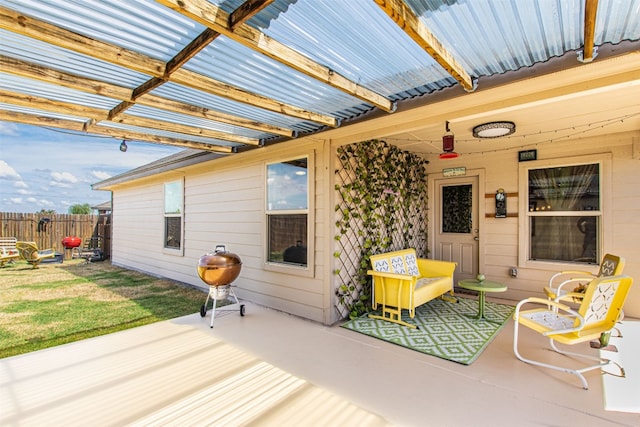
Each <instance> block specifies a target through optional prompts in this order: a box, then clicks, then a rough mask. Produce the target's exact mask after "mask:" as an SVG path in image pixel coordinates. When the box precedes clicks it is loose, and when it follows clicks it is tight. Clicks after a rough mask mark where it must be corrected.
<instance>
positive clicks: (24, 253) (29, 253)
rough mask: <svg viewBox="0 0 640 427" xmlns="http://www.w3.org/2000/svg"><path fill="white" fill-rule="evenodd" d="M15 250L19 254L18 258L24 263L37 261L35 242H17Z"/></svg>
mask: <svg viewBox="0 0 640 427" xmlns="http://www.w3.org/2000/svg"><path fill="white" fill-rule="evenodd" d="M16 249H18V251H19V252H20V256H21V257H22V258H24V259H25V261H31V260H34V259H38V246H37V245H36V244H35V242H17V243H16Z"/></svg>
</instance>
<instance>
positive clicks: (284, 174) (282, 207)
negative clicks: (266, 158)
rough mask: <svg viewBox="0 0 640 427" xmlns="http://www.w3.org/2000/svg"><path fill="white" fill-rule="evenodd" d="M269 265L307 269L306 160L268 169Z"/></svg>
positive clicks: (277, 164) (293, 161)
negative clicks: (285, 265) (286, 265)
mask: <svg viewBox="0 0 640 427" xmlns="http://www.w3.org/2000/svg"><path fill="white" fill-rule="evenodd" d="M266 214H267V261H268V262H270V263H280V264H289V265H296V266H305V267H306V266H307V264H308V256H307V244H308V229H309V225H308V216H309V174H308V169H307V159H306V158H301V159H295V160H291V161H287V162H282V163H272V164H269V165H267V208H266Z"/></svg>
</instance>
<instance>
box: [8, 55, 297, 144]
mask: <svg viewBox="0 0 640 427" xmlns="http://www.w3.org/2000/svg"><path fill="white" fill-rule="evenodd" d="M0 71H2V72H5V73H9V74H14V75H17V76H21V77H25V78H29V79H34V80H39V81H42V82H45V83H51V84H54V85H57V86H63V87H67V88H70V89H75V90H79V91H82V92H87V93H92V94H96V95H102V96H106V97H109V98H113V99H117V100H120V101H125V102H129V101H131V99H132V98H133V97H134V95H132V91H131V89H129V88H125V87H121V86H117V85H114V84H111V83H106V82H103V81H99V80H94V79H90V78H88V77H83V76H79V75H76V74H71V73H67V72H64V71H58V70H54V69H51V68H47V67H43V66H41V65H39V64H36V63H34V62H29V61H24V60H21V59H17V58H11V57H8V56H4V55H0ZM136 89H137V88H136ZM134 91H135V90H134ZM136 103H137V104H140V105H144V106H147V107H152V108H157V109H160V110H165V111H172V112H174V113H179V114H185V115H188V116H193V117H199V118H203V119H207V120H211V121H215V122H220V123H226V124H229V125H232V126H238V127H243V128H247V129H254V130H258V131H262V132H268V133H273V134H276V135H282V136H287V137H291V136H292V135H293V130H291V129H288V128H283V127H278V126H273V125H270V124H266V123H262V122H258V121H255V120H249V119H245V118H242V117H237V116H234V115H231V114H227V113H222V112H218V111H214V110H210V109H208V108H205V107H200V106H197V105H192V104H186V103H183V102H180V101H174V100H171V99H168V98H163V97H161V96H157V95H153V94H147V95H144V96H140V97H138V99H137V102H136Z"/></svg>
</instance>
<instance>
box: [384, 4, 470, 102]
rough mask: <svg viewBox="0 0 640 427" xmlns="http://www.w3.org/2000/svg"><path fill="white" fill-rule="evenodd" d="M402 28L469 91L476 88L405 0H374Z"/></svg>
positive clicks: (460, 66)
mask: <svg viewBox="0 0 640 427" xmlns="http://www.w3.org/2000/svg"><path fill="white" fill-rule="evenodd" d="M374 1H375V3H376V4H377V5H378V6H380V9H382V10H383V11H384V12H385V13H386V14H387V15H388V16H389V17H390V18H391V19H393V21H394V22H395V23H396V24H398V26H399V27H400V28H402V30H403V31H404V32H405V33H406V34H407V35H408V36H409V37H411V39H412V40H413V41H414V42H416V43H417V44H418V45H419V46H420V47H421V48H422V49H424V50H425V51H426V52H427V53H428V54H429V55H430V56H431V57H432V58H433V59H434V60H435V61H436V62H437V63H438V64H440V66H441V67H442V68H444V69H445V70H446V71H447V73H449V74H451V76H453V78H454V79H456V80H457V81H458V82H459V83H460V84H461V85H462V87H464V89H465V90H467V91H473V90H475V86H474V83H473V79H472V78H471V76H470V75H469V74H468V73H467V72H466V71H465V69H464V68H463V67H462V65H460V64H459V63H458V61H457V60H456V59H455V57H454V56H453V55H452V54H451V52H449V51H448V50H447V49H445V47H444V46H443V45H442V43H441V42H440V41H439V40H438V39H437V38H436V36H434V35H433V33H432V32H431V31H430V30H429V29H428V28H427V27H426V26H425V25H424V24H423V23H422V21H420V19H419V18H418V17H417V16H416V15H415V13H413V10H411V8H410V7H409V6H407V4H406V3H405V2H404V1H403V0H374Z"/></svg>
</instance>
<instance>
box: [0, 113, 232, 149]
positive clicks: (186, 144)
mask: <svg viewBox="0 0 640 427" xmlns="http://www.w3.org/2000/svg"><path fill="white" fill-rule="evenodd" d="M0 120H4V121H8V122H14V123H22V124H27V125H34V126H43V127H53V128H58V129H67V130H73V131H76V132H84V133H92V134H96V135H105V136H110V137H113V138H115V139H126V140H136V141H143V142H150V143H153V144H162V145H173V146H175V147H182V148H195V149H198V150H204V151H212V152H215V153H227V154H228V153H235V151H236V150H235V148H234V147H227V146H223V145H213V144H207V143H204V142H196V141H189V140H185V139H178V138H168V137H163V136H157V135H151V134H149V133H146V132H135V131H130V130H122V129H114V128H110V127H106V126H101V125H99V124H91V123H88V122H81V121H74V120H66V119H55V118H51V117H44V116H38V115H33V114H25V113H18V112H15V111H8V110H3V109H0Z"/></svg>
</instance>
